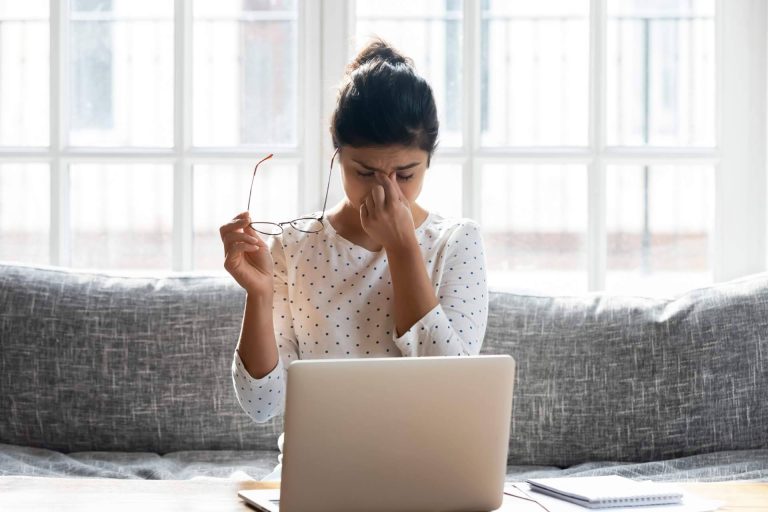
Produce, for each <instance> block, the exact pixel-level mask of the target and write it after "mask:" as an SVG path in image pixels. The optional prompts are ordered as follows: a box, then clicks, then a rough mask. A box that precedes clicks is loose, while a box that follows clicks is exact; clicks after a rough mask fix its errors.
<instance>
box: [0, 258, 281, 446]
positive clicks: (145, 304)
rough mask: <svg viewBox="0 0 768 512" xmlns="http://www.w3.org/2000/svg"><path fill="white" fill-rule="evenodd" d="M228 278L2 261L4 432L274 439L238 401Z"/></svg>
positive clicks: (103, 441) (17, 435)
mask: <svg viewBox="0 0 768 512" xmlns="http://www.w3.org/2000/svg"><path fill="white" fill-rule="evenodd" d="M244 305H245V294H244V292H243V291H242V290H241V289H240V288H239V287H237V285H236V284H235V283H234V281H233V280H232V279H231V278H228V277H200V276H194V277H166V278H152V277H149V278H138V277H115V276H110V275H103V274H93V273H85V272H70V271H63V270H57V269H50V268H34V267H24V266H13V265H0V442H2V443H9V444H18V445H29V446H36V447H45V448H51V449H56V450H60V451H65V452H70V451H80V450H117V451H152V452H158V453H166V452H172V451H177V450H195V449H239V448H248V449H270V450H273V449H276V447H277V436H278V434H279V433H280V432H281V431H282V420H281V418H277V419H275V420H273V421H271V422H269V423H265V424H256V423H254V422H253V421H252V420H251V419H250V418H249V417H248V416H246V415H245V413H244V412H243V410H242V409H241V408H240V406H239V405H238V403H237V401H236V398H235V396H234V392H233V389H232V380H231V372H230V365H231V362H232V355H233V351H234V348H235V345H236V343H237V338H238V336H239V333H240V323H241V320H242V313H243V307H244Z"/></svg>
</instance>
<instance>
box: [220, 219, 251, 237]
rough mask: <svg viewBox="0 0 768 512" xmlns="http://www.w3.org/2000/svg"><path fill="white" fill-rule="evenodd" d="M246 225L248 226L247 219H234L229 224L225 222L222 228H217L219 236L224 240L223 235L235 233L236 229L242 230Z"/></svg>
mask: <svg viewBox="0 0 768 512" xmlns="http://www.w3.org/2000/svg"><path fill="white" fill-rule="evenodd" d="M246 225H248V219H247V218H240V219H238V218H237V217H235V218H234V219H232V220H231V221H230V222H227V223H226V224H224V225H223V226H221V227H220V228H219V234H220V235H221V237H222V239H223V238H224V235H225V234H227V233H229V232H232V231H236V230H238V229H243V228H244V227H245V226H246Z"/></svg>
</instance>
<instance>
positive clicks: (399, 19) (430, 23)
mask: <svg viewBox="0 0 768 512" xmlns="http://www.w3.org/2000/svg"><path fill="white" fill-rule="evenodd" d="M355 5H356V12H357V25H356V29H355V35H356V39H355V49H356V51H359V50H360V49H362V48H363V47H364V46H365V45H366V44H367V43H368V42H369V40H370V38H371V37H372V36H378V37H381V38H383V39H384V40H385V41H387V42H389V43H391V44H392V45H394V46H395V47H396V48H397V49H398V50H400V51H401V52H403V53H404V54H405V55H407V56H408V57H410V58H411V59H413V62H414V64H415V65H416V71H417V72H418V73H419V74H420V75H422V76H423V77H424V78H425V79H426V80H427V81H428V82H429V84H430V85H431V86H432V91H433V92H434V95H435V102H436V104H437V115H438V119H439V121H440V146H442V147H456V146H460V145H461V129H462V125H463V122H462V104H461V94H462V89H461V73H462V44H463V42H462V41H463V36H462V21H461V20H462V2H461V1H460V0H422V1H420V2H412V1H407V0H395V1H390V2H371V1H366V0H363V1H358V2H357V3H356V4H355ZM351 57H352V56H350V58H351ZM341 78H342V77H339V79H341Z"/></svg>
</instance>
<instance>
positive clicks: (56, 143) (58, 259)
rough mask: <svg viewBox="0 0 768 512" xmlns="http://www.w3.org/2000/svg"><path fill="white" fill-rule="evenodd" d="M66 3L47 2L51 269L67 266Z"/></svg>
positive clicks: (68, 222)
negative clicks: (65, 158)
mask: <svg viewBox="0 0 768 512" xmlns="http://www.w3.org/2000/svg"><path fill="white" fill-rule="evenodd" d="M68 12H69V1H68V0H50V2H49V11H48V23H49V29H50V31H49V34H50V41H49V44H50V46H49V59H50V76H49V88H50V91H49V94H50V96H49V101H50V105H49V109H50V113H49V116H50V117H49V119H50V132H49V138H50V140H49V162H50V167H49V170H50V176H51V179H50V196H51V198H50V200H51V208H50V239H49V244H50V262H51V264H52V265H58V266H69V265H70V263H71V251H70V240H71V228H70V204H69V203H70V199H69V198H70V195H69V166H68V165H67V162H66V161H65V160H64V159H63V158H62V154H63V152H64V148H65V147H66V145H67V144H66V141H67V134H68V127H67V121H68V119H67V115H66V114H67V112H68V104H69V95H68V94H67V92H68V90H69V89H68V83H67V76H68V74H67V65H66V63H67V55H68V49H69V45H68V44H67V43H68V38H67V33H68V32H67V29H68V26H67V13H68Z"/></svg>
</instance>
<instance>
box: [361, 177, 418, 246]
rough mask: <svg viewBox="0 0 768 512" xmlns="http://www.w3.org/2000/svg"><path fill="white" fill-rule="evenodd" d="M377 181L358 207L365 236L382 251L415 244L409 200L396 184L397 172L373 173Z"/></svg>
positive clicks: (414, 231) (414, 230)
mask: <svg viewBox="0 0 768 512" xmlns="http://www.w3.org/2000/svg"><path fill="white" fill-rule="evenodd" d="M375 174H376V181H377V182H378V183H377V184H376V185H374V186H373V187H372V188H371V193H370V194H369V195H368V196H367V197H366V198H365V199H364V200H363V203H362V204H361V205H360V222H361V223H362V226H363V229H364V230H365V232H366V233H368V236H370V237H371V238H373V239H374V240H375V241H376V242H378V243H380V244H381V245H382V246H383V247H384V249H385V250H397V249H399V248H403V247H407V246H409V245H410V244H414V243H418V242H417V240H416V228H415V226H414V223H413V214H412V213H411V205H410V203H409V202H408V199H406V197H405V196H404V195H403V193H402V192H401V191H400V187H399V186H398V184H397V173H396V172H393V173H392V174H391V175H390V176H389V177H386V176H384V175H383V174H381V173H380V172H376V173H375Z"/></svg>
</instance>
